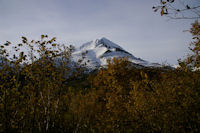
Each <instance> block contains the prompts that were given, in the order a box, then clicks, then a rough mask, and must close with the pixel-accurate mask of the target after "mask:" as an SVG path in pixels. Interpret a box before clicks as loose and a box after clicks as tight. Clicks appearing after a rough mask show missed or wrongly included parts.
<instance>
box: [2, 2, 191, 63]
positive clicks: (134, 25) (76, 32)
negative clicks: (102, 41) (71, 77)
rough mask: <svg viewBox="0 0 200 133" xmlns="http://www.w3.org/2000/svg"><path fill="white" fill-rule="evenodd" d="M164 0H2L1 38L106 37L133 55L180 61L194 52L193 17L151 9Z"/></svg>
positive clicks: (81, 40) (65, 39) (77, 42)
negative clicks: (182, 17)
mask: <svg viewBox="0 0 200 133" xmlns="http://www.w3.org/2000/svg"><path fill="white" fill-rule="evenodd" d="M158 2H159V0H0V9H1V11H0V44H2V43H4V42H5V41H6V40H8V41H11V42H12V43H18V42H20V40H21V39H20V37H21V36H26V37H28V38H30V39H38V38H39V37H40V35H41V34H48V35H49V36H51V37H54V36H55V37H57V41H58V42H61V43H65V44H66V45H68V44H73V45H75V46H80V44H82V43H85V42H88V41H91V40H94V39H96V38H101V37H106V38H108V39H109V40H111V41H113V42H115V43H117V44H119V45H120V46H121V47H123V48H124V49H125V50H127V51H129V52H131V53H132V54H133V55H134V56H136V57H140V58H142V59H145V60H148V61H150V62H158V63H163V62H168V63H170V64H176V63H177V59H178V58H182V57H183V56H185V55H187V53H189V50H188V46H189V43H190V41H191V36H190V34H189V33H188V32H183V31H184V30H188V29H189V28H190V24H191V22H192V21H188V20H168V19H167V18H166V17H161V16H160V14H159V13H155V12H153V10H152V6H153V5H155V4H156V3H158Z"/></svg>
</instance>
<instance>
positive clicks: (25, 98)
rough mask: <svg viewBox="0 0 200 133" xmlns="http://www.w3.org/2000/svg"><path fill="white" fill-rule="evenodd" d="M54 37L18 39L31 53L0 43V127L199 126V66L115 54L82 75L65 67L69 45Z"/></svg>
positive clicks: (181, 128) (168, 129) (56, 129)
mask: <svg viewBox="0 0 200 133" xmlns="http://www.w3.org/2000/svg"><path fill="white" fill-rule="evenodd" d="M55 41H56V40H55V38H52V39H49V40H48V37H47V36H44V35H42V36H41V39H40V40H39V41H30V42H29V41H28V40H27V38H25V37H23V38H22V43H21V44H20V45H18V46H17V47H14V49H15V50H18V47H21V46H28V48H30V49H29V53H25V52H23V51H22V52H19V56H17V55H12V56H13V57H10V55H8V52H7V51H6V47H8V45H12V44H11V43H10V42H7V43H6V44H4V45H1V49H0V52H1V57H0V58H1V62H0V118H1V119H0V132H25V133H26V132H199V131H200V71H198V70H196V71H192V70H190V69H188V70H187V71H185V68H184V69H181V68H179V69H175V70H174V69H164V68H136V67H135V66H134V65H132V63H130V62H129V61H128V60H127V59H124V58H121V59H120V58H118V59H117V58H114V59H113V60H110V61H108V65H107V67H105V68H101V69H100V70H98V71H97V72H92V73H89V74H88V73H84V68H83V67H82V66H81V65H77V66H76V67H75V68H76V69H75V70H72V69H70V66H71V63H70V57H71V52H72V51H73V47H72V46H70V47H65V48H64V47H61V46H60V45H59V44H57V43H55ZM49 46H51V47H49ZM52 47H53V48H52ZM19 51H20V50H19ZM36 53H37V54H36ZM9 58H11V59H9ZM57 62H59V63H57Z"/></svg>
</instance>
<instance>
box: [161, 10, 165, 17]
mask: <svg viewBox="0 0 200 133" xmlns="http://www.w3.org/2000/svg"><path fill="white" fill-rule="evenodd" d="M164 13H165V12H164V9H163V8H162V9H161V12H160V14H161V16H163V14H164Z"/></svg>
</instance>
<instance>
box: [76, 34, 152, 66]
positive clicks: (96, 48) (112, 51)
mask: <svg viewBox="0 0 200 133" xmlns="http://www.w3.org/2000/svg"><path fill="white" fill-rule="evenodd" d="M83 55H84V57H83ZM72 57H73V60H74V61H75V62H78V61H79V60H83V61H82V63H84V64H86V66H87V67H88V68H91V69H95V68H98V67H100V66H104V65H106V64H107V60H108V59H113V58H114V57H126V58H129V60H130V61H131V62H133V63H134V64H137V65H140V66H155V64H152V63H149V62H147V61H145V60H142V59H140V58H136V57H135V56H133V55H132V54H131V53H129V52H127V51H126V50H124V49H123V48H122V47H120V46H119V45H117V44H115V43H113V42H112V41H110V40H108V39H106V38H105V37H103V38H100V39H95V40H93V41H90V42H87V43H85V44H83V45H81V46H80V48H77V49H76V50H75V51H74V53H73V54H72Z"/></svg>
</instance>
